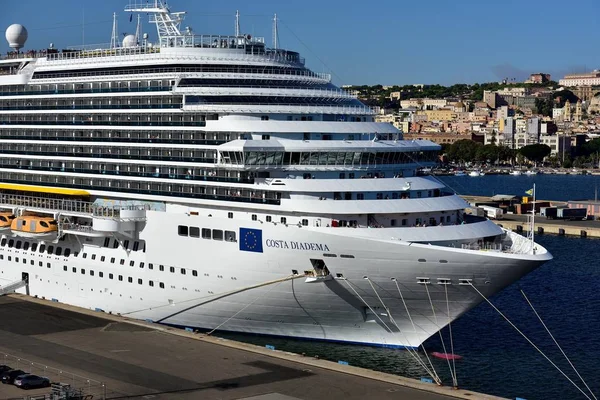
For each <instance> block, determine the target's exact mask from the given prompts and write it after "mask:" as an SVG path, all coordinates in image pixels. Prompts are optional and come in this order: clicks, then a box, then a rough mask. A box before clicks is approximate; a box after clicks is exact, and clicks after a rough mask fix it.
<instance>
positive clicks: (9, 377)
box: [2, 369, 27, 385]
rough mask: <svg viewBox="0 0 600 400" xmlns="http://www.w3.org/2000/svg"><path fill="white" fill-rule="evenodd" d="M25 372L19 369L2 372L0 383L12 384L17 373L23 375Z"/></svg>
mask: <svg viewBox="0 0 600 400" xmlns="http://www.w3.org/2000/svg"><path fill="white" fill-rule="evenodd" d="M26 373H27V372H25V371H23V370H20V369H11V370H10V371H6V372H4V373H2V383H4V384H5V385H6V384H10V385H12V384H13V383H14V381H15V379H16V378H17V376H19V375H25V374H26Z"/></svg>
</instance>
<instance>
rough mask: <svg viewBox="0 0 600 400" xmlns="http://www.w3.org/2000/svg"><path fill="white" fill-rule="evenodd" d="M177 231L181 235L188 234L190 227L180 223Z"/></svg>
mask: <svg viewBox="0 0 600 400" xmlns="http://www.w3.org/2000/svg"><path fill="white" fill-rule="evenodd" d="M177 232H178V233H179V236H187V235H188V227H187V226H185V225H179V227H178V228H177Z"/></svg>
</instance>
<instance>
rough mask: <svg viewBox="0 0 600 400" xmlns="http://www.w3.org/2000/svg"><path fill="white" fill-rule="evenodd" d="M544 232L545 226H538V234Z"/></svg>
mask: <svg viewBox="0 0 600 400" xmlns="http://www.w3.org/2000/svg"><path fill="white" fill-rule="evenodd" d="M543 234H544V228H543V227H541V226H538V235H543Z"/></svg>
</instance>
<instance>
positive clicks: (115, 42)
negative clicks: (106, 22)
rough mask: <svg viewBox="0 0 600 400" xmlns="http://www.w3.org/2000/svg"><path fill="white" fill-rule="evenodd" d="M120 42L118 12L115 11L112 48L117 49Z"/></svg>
mask: <svg viewBox="0 0 600 400" xmlns="http://www.w3.org/2000/svg"><path fill="white" fill-rule="evenodd" d="M118 43H119V34H118V29H117V13H116V12H114V13H113V28H112V35H111V37H110V48H111V49H116V48H117V45H118Z"/></svg>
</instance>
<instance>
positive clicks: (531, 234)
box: [529, 183, 535, 254]
mask: <svg viewBox="0 0 600 400" xmlns="http://www.w3.org/2000/svg"><path fill="white" fill-rule="evenodd" d="M530 218H531V219H530V221H529V222H530V226H529V239H530V240H531V253H532V254H535V240H534V236H535V232H534V230H535V183H534V184H533V201H532V203H531V217H530Z"/></svg>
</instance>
